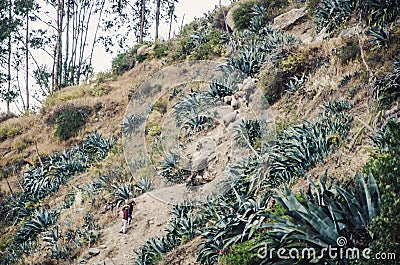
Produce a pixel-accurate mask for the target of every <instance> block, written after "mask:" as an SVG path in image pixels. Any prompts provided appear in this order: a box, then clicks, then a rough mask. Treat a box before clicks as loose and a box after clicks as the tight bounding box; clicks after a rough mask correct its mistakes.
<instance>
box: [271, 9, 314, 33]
mask: <svg viewBox="0 0 400 265" xmlns="http://www.w3.org/2000/svg"><path fill="white" fill-rule="evenodd" d="M305 16H307V8H306V7H302V8H298V9H297V8H295V9H292V10H290V11H289V12H287V13H284V14H282V15H279V16H277V17H276V18H274V24H273V26H272V28H273V29H281V30H288V29H291V28H292V27H293V26H294V25H296V24H297V23H299V22H301V20H302V19H303V18H304V17H305Z"/></svg>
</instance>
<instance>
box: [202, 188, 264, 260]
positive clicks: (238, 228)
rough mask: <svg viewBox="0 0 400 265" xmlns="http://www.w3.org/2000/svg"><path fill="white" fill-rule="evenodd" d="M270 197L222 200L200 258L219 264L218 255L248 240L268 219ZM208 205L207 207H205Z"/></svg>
mask: <svg viewBox="0 0 400 265" xmlns="http://www.w3.org/2000/svg"><path fill="white" fill-rule="evenodd" d="M268 199H269V197H268V196H267V197H262V198H258V199H253V198H244V197H243V196H240V195H239V194H237V196H236V201H235V202H229V201H225V200H223V201H220V202H219V203H220V205H218V206H216V207H217V209H218V210H217V212H215V213H214V218H216V217H217V218H216V219H214V220H209V222H210V221H211V222H212V224H211V225H209V226H207V227H206V228H205V229H204V231H203V233H202V237H203V239H204V240H203V241H202V242H200V244H199V251H198V258H197V261H198V262H200V263H201V264H216V263H217V260H218V257H219V255H221V254H224V253H226V250H227V249H229V248H231V246H232V245H234V244H237V243H239V242H244V241H246V240H249V239H250V238H251V237H252V236H253V235H254V233H255V231H256V230H257V229H259V227H260V226H261V224H262V223H263V221H264V220H265V218H266V217H265V210H266V208H265V207H266V204H267V201H268ZM205 207H207V206H205Z"/></svg>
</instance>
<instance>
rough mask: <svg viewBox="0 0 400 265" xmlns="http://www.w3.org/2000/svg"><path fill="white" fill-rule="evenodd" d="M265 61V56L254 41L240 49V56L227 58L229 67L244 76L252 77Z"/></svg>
mask: <svg viewBox="0 0 400 265" xmlns="http://www.w3.org/2000/svg"><path fill="white" fill-rule="evenodd" d="M266 60H267V54H266V53H265V52H262V51H261V48H260V47H259V46H258V43H257V42H256V41H252V42H250V43H249V44H248V45H247V46H244V47H243V48H242V50H241V51H240V54H238V55H237V56H235V57H230V58H229V65H232V66H233V67H235V68H236V69H238V70H240V71H242V72H243V73H245V74H248V75H251V76H254V75H255V74H257V73H258V72H259V71H260V68H261V66H262V64H263V63H265V62H266Z"/></svg>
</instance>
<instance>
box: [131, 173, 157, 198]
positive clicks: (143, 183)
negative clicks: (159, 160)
mask: <svg viewBox="0 0 400 265" xmlns="http://www.w3.org/2000/svg"><path fill="white" fill-rule="evenodd" d="M153 189H154V183H153V180H151V179H150V178H147V177H144V178H140V179H138V180H137V181H136V183H135V185H134V190H135V193H136V194H138V195H140V194H143V193H146V192H149V191H152V190H153Z"/></svg>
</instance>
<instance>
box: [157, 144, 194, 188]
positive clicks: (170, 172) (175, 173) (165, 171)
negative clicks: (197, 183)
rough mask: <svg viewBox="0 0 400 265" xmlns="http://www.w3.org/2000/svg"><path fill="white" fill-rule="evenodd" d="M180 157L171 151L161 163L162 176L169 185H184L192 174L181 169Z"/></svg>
mask: <svg viewBox="0 0 400 265" xmlns="http://www.w3.org/2000/svg"><path fill="white" fill-rule="evenodd" d="M179 159H180V157H179V155H177V154H175V153H173V152H171V151H169V152H168V153H165V154H164V160H162V161H161V162H160V175H161V176H162V177H163V178H164V179H165V180H166V181H167V183H174V184H177V183H183V182H184V181H185V180H186V179H187V177H188V176H189V175H190V174H191V172H190V171H188V170H186V169H183V168H181V167H179Z"/></svg>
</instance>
